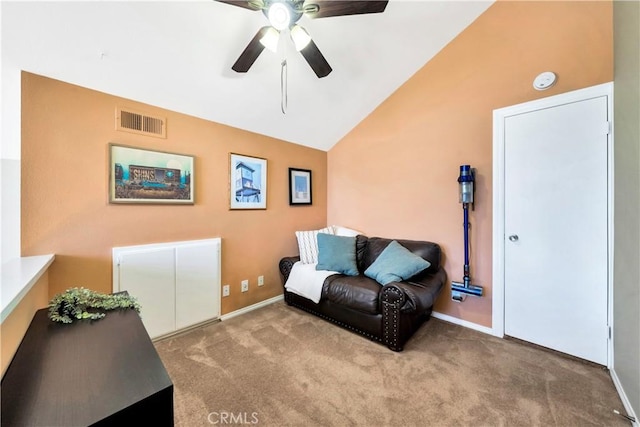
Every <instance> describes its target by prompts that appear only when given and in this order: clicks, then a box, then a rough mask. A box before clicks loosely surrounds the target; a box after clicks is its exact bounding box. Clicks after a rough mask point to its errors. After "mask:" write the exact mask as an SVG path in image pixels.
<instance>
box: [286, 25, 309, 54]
mask: <svg viewBox="0 0 640 427" xmlns="http://www.w3.org/2000/svg"><path fill="white" fill-rule="evenodd" d="M291 40H293V44H294V45H295V46H296V50H297V51H298V52H300V51H301V50H302V49H304V48H305V47H307V45H308V44H309V42H310V41H311V36H310V35H309V33H307V30H305V29H304V28H302V27H301V26H300V25H294V26H293V27H291Z"/></svg>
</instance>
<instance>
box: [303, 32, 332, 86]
mask: <svg viewBox="0 0 640 427" xmlns="http://www.w3.org/2000/svg"><path fill="white" fill-rule="evenodd" d="M300 53H301V54H302V56H304V59H306V60H307V62H308V63H309V65H310V66H311V69H313V71H314V72H315V73H316V76H318V77H320V78H322V77H325V76H327V75H328V74H329V73H330V72H331V71H332V69H331V66H330V65H329V63H328V62H327V60H326V59H324V56H323V55H322V53H321V52H320V49H318V46H316V44H315V43H314V42H313V40H310V41H309V44H308V45H307V46H306V47H305V48H304V49H302V50H301V51H300Z"/></svg>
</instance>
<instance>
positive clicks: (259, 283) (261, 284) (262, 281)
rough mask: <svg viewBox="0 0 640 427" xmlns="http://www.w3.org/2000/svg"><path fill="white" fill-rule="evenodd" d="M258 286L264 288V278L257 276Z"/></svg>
mask: <svg viewBox="0 0 640 427" xmlns="http://www.w3.org/2000/svg"><path fill="white" fill-rule="evenodd" d="M258 286H264V276H258Z"/></svg>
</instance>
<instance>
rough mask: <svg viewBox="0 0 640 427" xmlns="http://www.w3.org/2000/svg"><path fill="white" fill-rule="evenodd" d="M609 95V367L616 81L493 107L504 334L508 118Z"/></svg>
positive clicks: (497, 293) (497, 268)
mask: <svg viewBox="0 0 640 427" xmlns="http://www.w3.org/2000/svg"><path fill="white" fill-rule="evenodd" d="M601 96H606V97H607V116H608V122H609V129H608V132H609V134H608V140H607V181H608V183H607V205H608V206H607V234H608V236H607V254H608V255H607V271H608V273H607V324H608V326H609V340H608V343H607V367H608V368H611V367H612V365H613V179H614V174H613V125H612V124H613V82H609V83H603V84H599V85H596V86H591V87H587V88H584V89H578V90H575V91H571V92H567V93H563V94H559V95H553V96H549V97H547V98H541V99H537V100H534V101H529V102H524V103H521V104H516V105H512V106H509V107H504V108H499V109H496V110H493V287H492V294H493V298H492V307H493V309H492V329H493V335H495V336H498V337H504V311H505V310H504V304H505V298H504V293H505V280H504V275H505V261H504V257H505V239H504V237H505V200H504V199H505V189H504V187H505V120H506V118H507V117H509V116H514V115H518V114H524V113H529V112H533V111H536V110H541V109H544V108H551V107H556V106H559V105H563V104H568V103H572V102H579V101H585V100H588V99H592V98H597V97H601Z"/></svg>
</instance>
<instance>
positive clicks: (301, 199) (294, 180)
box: [289, 168, 313, 206]
mask: <svg viewBox="0 0 640 427" xmlns="http://www.w3.org/2000/svg"><path fill="white" fill-rule="evenodd" d="M312 202H313V199H312V192H311V171H310V170H309V169H298V168H289V205H294V206H295V205H311V204H312Z"/></svg>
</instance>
